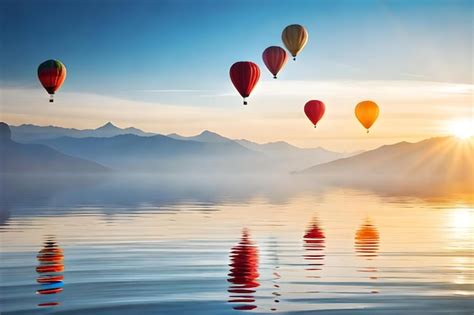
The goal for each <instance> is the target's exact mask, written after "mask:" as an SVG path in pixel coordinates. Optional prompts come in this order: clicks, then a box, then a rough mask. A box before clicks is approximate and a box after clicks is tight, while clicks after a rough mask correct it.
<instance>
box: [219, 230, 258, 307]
mask: <svg viewBox="0 0 474 315" xmlns="http://www.w3.org/2000/svg"><path fill="white" fill-rule="evenodd" d="M230 261H231V262H230V264H229V266H230V272H229V279H227V281H229V282H230V283H231V285H230V286H229V289H228V292H229V293H230V296H229V303H235V304H237V305H235V306H234V307H233V308H234V309H235V310H252V309H254V308H256V307H257V306H256V305H255V304H254V303H255V296H254V294H255V288H257V287H258V286H260V284H259V283H258V276H259V274H258V247H257V246H256V245H254V243H253V242H252V240H251V239H250V235H249V232H248V230H247V229H244V230H243V232H242V238H241V240H240V242H239V243H238V244H237V245H236V246H234V247H233V248H232V250H231V252H230Z"/></svg>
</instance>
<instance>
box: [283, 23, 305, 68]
mask: <svg viewBox="0 0 474 315" xmlns="http://www.w3.org/2000/svg"><path fill="white" fill-rule="evenodd" d="M281 39H282V41H283V43H284V44H285V46H286V49H288V51H289V52H290V53H291V55H292V56H293V60H296V55H298V53H299V52H300V51H301V50H303V48H304V46H306V43H307V42H308V31H307V30H306V29H305V28H304V26H302V25H299V24H292V25H288V26H287V27H285V29H284V30H283V32H282V33H281Z"/></svg>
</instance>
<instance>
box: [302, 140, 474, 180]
mask: <svg viewBox="0 0 474 315" xmlns="http://www.w3.org/2000/svg"><path fill="white" fill-rule="evenodd" d="M473 157H474V138H472V137H471V138H470V139H464V140H462V139H458V138H456V137H437V138H430V139H426V140H423V141H420V142H416V143H409V142H399V143H396V144H393V145H384V146H381V147H379V148H377V149H375V150H371V151H367V152H364V153H361V154H358V155H355V156H352V157H348V158H343V159H338V160H335V161H331V162H328V163H323V164H319V165H316V166H313V167H310V168H308V169H306V170H303V171H301V172H299V174H306V175H313V176H319V177H324V178H331V179H333V180H334V179H335V180H337V181H351V182H357V181H358V182H363V181H375V182H377V181H382V180H385V181H394V182H404V183H405V184H409V183H410V182H427V183H429V182H430V181H443V182H445V183H455V182H460V183H470V184H471V185H472V184H474V165H473Z"/></svg>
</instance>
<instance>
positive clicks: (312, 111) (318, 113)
mask: <svg viewBox="0 0 474 315" xmlns="http://www.w3.org/2000/svg"><path fill="white" fill-rule="evenodd" d="M325 110H326V106H324V103H323V102H321V101H317V100H312V101H309V102H307V103H306V105H305V106H304V113H305V114H306V116H308V118H309V120H310V121H311V122H312V123H313V125H314V128H316V124H317V123H318V121H319V120H320V119H321V118H322V117H323V115H324V111H325Z"/></svg>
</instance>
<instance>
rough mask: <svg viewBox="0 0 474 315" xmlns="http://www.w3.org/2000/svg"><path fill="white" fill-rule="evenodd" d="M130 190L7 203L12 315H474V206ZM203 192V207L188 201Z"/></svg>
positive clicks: (4, 261)
mask: <svg viewBox="0 0 474 315" xmlns="http://www.w3.org/2000/svg"><path fill="white" fill-rule="evenodd" d="M126 187H127V189H136V191H134V192H133V193H132V194H127V193H126V192H125V191H124V190H123V188H120V189H118V190H117V189H113V190H111V191H110V192H109V193H103V192H100V194H99V193H96V189H91V190H93V192H90V191H89V192H88V193H85V192H84V193H81V194H78V193H77V191H72V192H71V193H70V195H67V194H56V193H53V195H52V196H48V197H47V198H44V199H41V198H40V197H41V196H38V195H35V198H34V199H33V200H32V201H31V203H25V202H24V200H23V199H21V200H20V199H18V203H14V202H11V203H9V204H7V206H8V207H7V208H6V209H8V215H9V216H8V217H6V219H5V221H4V222H3V224H2V225H0V234H1V235H0V236H1V247H0V251H1V259H0V276H1V281H0V305H1V307H2V313H5V314H22V315H23V314H25V315H29V314H50V313H58V314H71V315H74V314H100V315H109V314H110V315H128V314H140V315H148V314H150V315H155V314H178V315H180V314H186V315H187V314H193V315H233V314H238V313H239V312H255V313H259V314H272V313H283V314H292V315H308V314H318V312H322V313H323V314H327V313H330V314H335V315H341V314H344V315H346V314H347V315H361V314H363V315H365V314H384V313H385V314H410V313H414V312H416V313H419V314H436V313H437V312H438V313H440V314H469V312H470V311H471V310H472V306H473V304H472V297H473V296H474V290H473V285H474V276H473V275H474V267H473V266H474V265H473V263H472V252H473V243H474V235H473V234H474V232H473V231H474V226H473V220H472V218H473V215H474V210H473V209H472V206H471V205H470V204H469V203H468V202H466V201H465V202H463V203H461V202H458V201H454V202H452V203H449V204H443V203H430V202H427V201H424V200H420V199H405V198H398V197H383V196H380V195H376V194H373V193H369V192H363V191H354V190H347V189H332V188H331V189H329V188H328V189H327V190H321V191H314V192H313V191H311V192H309V193H306V192H302V193H300V194H297V195H289V196H288V195H285V194H282V192H281V191H277V192H276V193H275V194H273V195H268V196H267V195H257V196H252V197H248V196H247V195H244V196H242V195H237V196H233V198H230V197H222V196H220V198H221V199H218V198H214V196H213V195H212V194H211V193H203V194H202V196H201V197H200V198H198V197H199V194H195V193H193V190H188V189H184V190H183V191H184V192H183V191H179V192H176V195H175V196H174V197H173V198H175V199H176V200H175V199H173V200H172V201H170V200H169V199H165V200H164V198H168V197H169V196H170V192H168V193H167V194H156V193H155V191H154V188H153V186H152V185H147V186H146V189H149V190H148V191H147V190H144V191H143V190H141V188H140V189H138V188H136V187H135V188H134V186H131V187H129V186H126ZM143 189H145V188H143ZM190 193H192V194H193V195H192V196H193V198H194V199H193V200H189V199H182V200H181V199H179V198H177V197H176V196H180V194H185V195H186V196H188V195H189V194H190ZM104 196H105V197H104ZM106 197H107V198H108V199H107V198H106ZM25 198H26V197H25ZM103 198H106V199H105V200H104V199H103ZM183 198H184V197H183ZM0 206H1V204H0ZM314 209H317V216H316V215H315V212H314V211H315V210H314ZM361 209H364V210H363V211H361ZM0 210H2V209H1V208H0ZM243 227H245V228H244V229H243ZM51 231H54V237H52V236H47V235H50V234H51ZM45 235H46V237H45ZM38 251H39V252H38ZM64 253H67V256H66V259H67V260H65V254H64ZM65 261H67V268H64V265H65V263H64V262H65ZM35 279H37V281H35ZM65 279H66V280H67V288H66V287H65V284H64V283H65V282H64V280H65ZM371 293H377V294H371ZM38 305H40V306H42V307H41V308H39V307H38ZM55 305H56V306H55ZM44 306H55V307H44Z"/></svg>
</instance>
